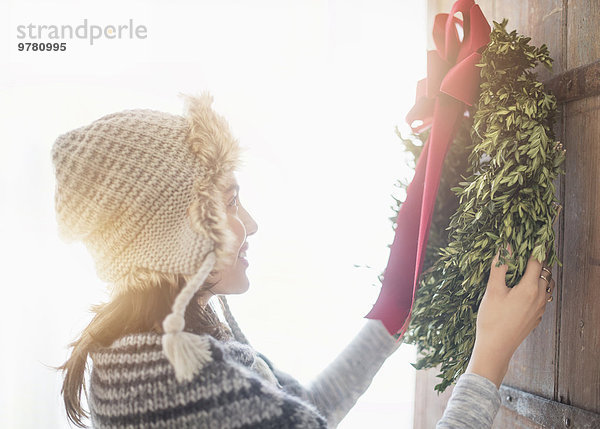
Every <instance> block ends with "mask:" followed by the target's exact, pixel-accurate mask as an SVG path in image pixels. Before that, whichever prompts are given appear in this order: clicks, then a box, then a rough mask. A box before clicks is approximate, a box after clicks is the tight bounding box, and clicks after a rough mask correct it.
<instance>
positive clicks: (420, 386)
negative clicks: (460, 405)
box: [413, 367, 453, 429]
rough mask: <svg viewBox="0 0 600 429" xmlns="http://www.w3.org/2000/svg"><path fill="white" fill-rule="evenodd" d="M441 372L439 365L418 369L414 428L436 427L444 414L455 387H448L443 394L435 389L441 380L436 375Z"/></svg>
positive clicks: (430, 428)
mask: <svg viewBox="0 0 600 429" xmlns="http://www.w3.org/2000/svg"><path fill="white" fill-rule="evenodd" d="M439 372H440V369H439V367H438V368H431V369H427V370H420V371H417V375H416V388H415V414H414V421H413V428H414V429H434V428H435V425H436V424H437V422H438V421H439V420H440V419H441V418H442V415H443V414H444V410H445V409H446V404H447V403H448V400H449V399H450V396H451V395H452V390H453V387H449V388H447V389H446V391H444V393H442V394H438V392H436V391H435V390H434V389H433V388H434V386H435V385H436V384H438V383H439V382H440V379H439V378H438V377H436V375H437V374H439Z"/></svg>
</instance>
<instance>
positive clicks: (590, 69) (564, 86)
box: [545, 61, 600, 103]
mask: <svg viewBox="0 0 600 429" xmlns="http://www.w3.org/2000/svg"><path fill="white" fill-rule="evenodd" d="M545 85H546V88H549V89H551V90H552V92H553V93H554V95H555V96H556V99H557V100H558V101H559V102H560V103H567V102H569V101H575V100H580V99H582V98H585V97H592V96H594V95H599V94H600V61H596V62H593V63H591V64H588V65H585V66H581V67H578V68H576V69H573V70H567V71H566V72H564V73H561V74H559V75H558V76H555V77H553V78H552V79H550V80H548V81H547V82H545Z"/></svg>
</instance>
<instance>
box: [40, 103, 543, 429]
mask: <svg viewBox="0 0 600 429" xmlns="http://www.w3.org/2000/svg"><path fill="white" fill-rule="evenodd" d="M211 104H212V97H211V96H210V95H208V94H206V93H205V94H202V95H201V96H186V105H187V109H186V114H185V115H184V116H179V115H172V114H169V113H164V112H158V111H155V110H148V109H133V110H125V111H122V112H117V113H112V114H109V115H105V116H103V117H101V118H99V119H97V120H96V121H94V122H92V123H91V124H89V125H87V126H83V127H80V128H77V129H75V130H72V131H70V132H68V133H65V134H62V135H61V136H59V137H58V138H57V140H56V142H55V143H54V146H53V148H52V159H53V163H54V168H55V174H56V194H55V207H56V213H57V222H58V226H59V234H60V235H61V237H63V238H64V239H65V240H67V241H73V240H81V241H82V242H84V243H85V245H86V246H87V248H88V249H89V251H90V253H91V254H92V256H93V258H94V261H95V264H96V270H97V273H98V276H99V277H100V279H102V280H104V281H106V282H107V283H108V284H110V285H111V286H112V289H111V298H110V300H109V301H108V302H107V303H105V304H102V305H99V306H96V307H95V308H94V310H95V317H94V318H93V320H92V321H91V323H90V324H89V325H88V327H87V328H86V329H85V330H84V331H83V332H82V334H81V337H80V338H79V339H77V340H76V341H75V342H74V343H73V344H72V346H73V350H72V353H71V356H70V358H69V359H68V360H67V362H65V364H64V365H63V366H62V367H61V369H62V370H63V371H64V383H63V389H62V394H63V396H64V402H65V407H66V412H67V416H68V418H69V420H70V421H72V422H73V423H75V424H76V425H78V426H84V423H85V422H84V420H85V419H86V417H87V416H88V415H89V417H91V423H92V425H93V426H94V427H98V428H122V427H127V428H184V427H185V428H242V427H243V428H278V429H280V428H332V427H335V426H337V424H338V422H339V421H340V420H341V419H342V418H343V417H344V416H345V415H346V414H347V413H348V411H349V410H350V409H351V408H352V406H353V405H354V404H355V403H356V401H357V399H358V398H359V397H360V396H361V395H362V394H363V393H364V392H365V390H366V389H367V387H368V386H369V384H370V383H371V380H372V378H373V377H374V375H375V374H376V373H377V371H378V370H379V368H380V367H381V365H382V364H383V362H384V361H385V359H386V358H387V357H388V356H390V355H391V354H392V353H393V352H394V351H395V350H396V349H397V348H398V347H399V346H400V344H401V342H396V341H395V340H394V338H393V337H392V336H391V335H390V334H389V333H388V332H387V330H386V329H385V328H384V326H383V324H382V323H381V322H380V321H379V320H367V321H366V323H365V324H364V326H363V328H362V329H361V330H360V332H359V333H358V334H357V335H356V337H355V338H354V339H353V340H352V341H351V342H350V344H348V346H347V347H346V348H345V349H344V350H343V351H342V352H341V353H340V355H339V356H338V357H337V358H336V359H335V360H334V361H333V362H332V363H331V364H330V365H329V366H328V367H327V368H326V369H325V370H324V371H323V372H322V373H321V374H320V375H319V376H318V377H317V378H315V380H314V381H313V382H312V383H311V385H310V386H303V385H301V384H300V383H299V382H298V381H296V380H295V379H294V378H293V377H291V376H290V375H288V374H286V373H284V372H282V371H281V370H279V369H278V368H277V367H276V366H274V365H273V364H272V363H271V362H270V361H269V359H267V358H266V357H265V356H264V355H262V354H261V353H259V352H258V351H256V350H255V349H254V348H253V347H252V346H251V345H250V344H249V342H248V341H247V339H246V338H245V337H244V335H243V333H242V332H241V330H240V329H239V327H238V325H237V323H236V322H235V319H234V318H233V316H232V314H231V312H230V310H229V307H228V305H227V300H226V299H225V295H227V294H240V293H244V292H245V291H246V290H247V289H248V287H249V281H248V278H247V276H246V267H247V265H248V262H247V260H246V259H245V256H246V250H247V248H248V244H249V242H248V237H249V236H251V235H253V234H255V233H256V231H257V228H258V227H257V224H256V222H255V220H254V219H253V218H252V217H251V215H250V214H249V213H248V212H247V211H246V210H245V209H244V207H243V205H242V203H241V201H240V198H239V187H240V185H239V184H238V183H237V181H236V177H235V174H234V173H235V170H236V169H237V168H238V167H239V155H240V150H239V147H238V144H237V141H236V140H235V139H234V138H233V137H232V135H231V132H230V130H229V127H228V125H227V123H226V121H225V120H224V118H222V117H221V116H220V115H218V114H217V113H215V112H214V111H213V110H212V108H211ZM496 260H497V256H496ZM506 270H507V267H506V266H499V267H496V266H495V263H494V264H493V265H492V267H491V269H490V276H489V283H488V286H487V290H486V293H485V296H484V299H483V302H482V303H481V307H480V310H479V314H478V320H477V336H476V343H475V348H474V351H473V354H472V356H471V360H470V363H469V367H468V370H467V372H466V373H465V374H463V375H462V376H461V377H460V379H459V380H458V383H457V385H456V386H455V389H454V392H453V395H452V398H451V400H450V402H449V404H448V406H447V409H446V412H445V414H444V417H443V418H442V420H441V421H440V422H439V423H438V427H439V428H459V427H460V428H469V427H473V428H475V427H477V428H482V427H490V426H491V424H492V421H493V419H494V416H495V414H496V412H497V410H498V408H499V405H500V398H499V392H498V388H499V386H500V383H501V381H502V379H503V377H504V375H505V373H506V370H507V367H508V363H509V361H510V359H511V356H512V354H513V352H514V351H515V349H516V348H517V347H518V345H519V344H520V343H521V342H522V341H523V339H524V338H525V337H526V336H527V335H528V334H529V333H530V332H531V331H532V330H533V328H534V327H535V326H537V324H538V323H539V322H540V320H541V317H542V314H543V312H544V308H545V303H546V298H547V297H551V296H552V289H553V280H551V277H550V270H549V269H548V268H546V267H543V268H542V265H541V264H540V263H539V262H538V261H536V260H535V259H533V258H532V259H530V261H529V264H528V266H527V271H526V273H525V275H524V276H523V278H522V280H521V282H520V284H519V285H516V286H515V287H514V288H512V289H509V288H508V287H506V284H505V283H504V279H505V273H506ZM542 270H544V273H542ZM215 295H216V296H217V299H218V301H219V302H220V304H221V306H222V309H223V314H224V316H225V319H226V320H225V321H222V320H220V318H219V317H218V315H217V313H216V311H215V309H214V308H213V307H212V303H211V302H210V301H211V300H210V298H211V297H213V296H215ZM225 322H226V323H225ZM88 357H89V358H90V359H91V363H92V369H91V375H90V379H89V385H88V383H86V380H85V374H86V367H87V363H88ZM86 385H87V386H86ZM82 391H85V392H86V396H87V402H88V406H89V409H90V413H89V414H88V413H87V412H86V411H85V410H84V406H83V404H82V398H81V396H82Z"/></svg>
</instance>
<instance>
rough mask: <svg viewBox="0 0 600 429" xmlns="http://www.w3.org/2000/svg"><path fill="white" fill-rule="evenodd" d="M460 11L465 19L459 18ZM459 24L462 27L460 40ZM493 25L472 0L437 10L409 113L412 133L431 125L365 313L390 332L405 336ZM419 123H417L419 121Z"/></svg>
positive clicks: (476, 95) (459, 0)
mask: <svg viewBox="0 0 600 429" xmlns="http://www.w3.org/2000/svg"><path fill="white" fill-rule="evenodd" d="M457 12H462V16H463V20H461V19H459V18H457V17H455V16H454V15H455V14H456V13H457ZM457 25H458V26H461V27H462V29H463V32H464V37H463V39H462V41H461V40H460V39H459V35H458V31H457ZM490 31H491V28H490V25H489V24H488V22H487V20H486V19H485V16H484V15H483V13H482V12H481V9H480V8H479V6H478V5H476V4H475V2H474V1H473V0H458V1H456V2H455V3H454V5H453V6H452V10H451V11H450V14H447V13H440V14H438V15H436V17H435V21H434V25H433V40H434V42H435V46H436V49H435V50H433V51H429V52H428V53H427V78H426V79H423V80H421V81H419V82H418V83H417V97H416V101H415V105H414V106H413V108H412V109H411V110H410V112H408V114H407V115H406V120H407V122H408V123H409V124H410V125H411V128H412V130H413V132H415V133H419V132H421V131H423V130H424V129H426V128H428V127H429V126H431V132H430V134H429V138H428V140H427V142H426V143H425V146H424V147H423V151H422V153H421V155H420V156H419V160H418V161H417V166H416V170H415V175H414V177H413V180H412V182H411V183H410V185H409V186H408V189H407V196H406V200H405V201H404V202H403V203H402V205H401V207H400V210H399V212H398V218H397V219H396V225H397V227H396V232H395V236H394V241H393V242H392V246H391V249H390V256H389V259H388V263H387V267H386V269H385V271H384V275H383V284H382V287H381V291H380V293H379V297H378V298H377V302H376V303H375V305H374V306H373V308H372V309H371V311H370V312H369V314H367V315H366V316H365V317H366V318H368V319H379V320H381V321H382V322H383V324H384V326H385V327H386V328H387V330H388V332H389V333H390V334H391V335H394V334H396V333H400V334H401V335H400V336H401V337H402V335H404V333H405V331H406V328H407V327H408V323H409V321H410V315H411V312H412V308H413V302H414V298H415V293H416V291H417V288H418V281H419V276H420V273H421V270H422V266H423V260H424V258H425V249H426V247H427V239H428V237H429V226H430V224H431V215H432V213H433V207H434V204H435V197H436V194H437V190H438V187H439V184H440V175H441V172H442V166H443V163H444V158H445V157H446V152H447V150H448V147H449V145H450V143H451V142H452V139H453V134H454V131H455V128H456V125H457V124H458V123H459V121H460V120H461V118H462V117H463V115H464V113H465V110H466V106H472V105H473V103H474V102H475V101H476V100H477V97H478V95H479V81H480V77H479V75H480V68H478V67H476V66H475V65H476V64H477V63H478V62H479V61H480V59H481V54H480V53H479V52H480V51H483V49H484V48H485V45H487V44H488V42H489V39H490ZM417 120H418V121H421V124H417V125H415V124H414V122H415V121H417Z"/></svg>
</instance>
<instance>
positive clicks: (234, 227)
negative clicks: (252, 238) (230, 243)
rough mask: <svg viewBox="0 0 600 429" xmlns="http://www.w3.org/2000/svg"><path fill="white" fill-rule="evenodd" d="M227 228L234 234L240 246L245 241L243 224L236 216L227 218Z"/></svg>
mask: <svg viewBox="0 0 600 429" xmlns="http://www.w3.org/2000/svg"><path fill="white" fill-rule="evenodd" d="M229 227H230V228H231V231H233V233H234V234H235V236H236V238H237V242H238V245H240V246H241V245H242V243H243V242H244V241H245V240H246V227H245V226H244V223H243V222H242V221H241V220H240V218H238V217H237V216H233V215H232V216H229Z"/></svg>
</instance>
